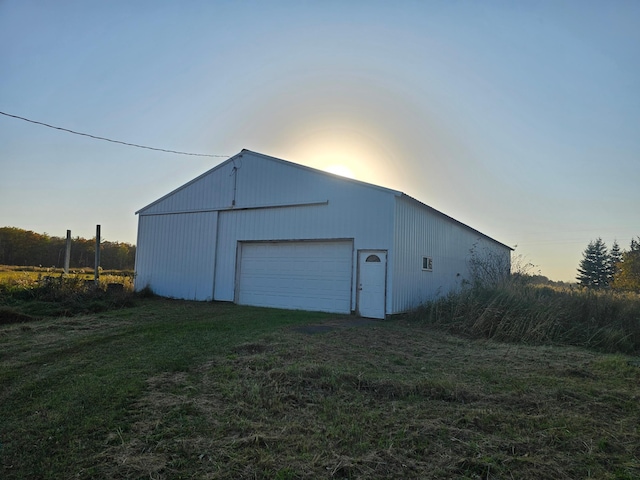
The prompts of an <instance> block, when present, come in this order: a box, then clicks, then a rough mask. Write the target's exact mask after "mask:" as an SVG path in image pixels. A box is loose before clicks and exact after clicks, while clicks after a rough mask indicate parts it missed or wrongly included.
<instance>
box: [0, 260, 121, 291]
mask: <svg viewBox="0 0 640 480" xmlns="http://www.w3.org/2000/svg"><path fill="white" fill-rule="evenodd" d="M63 275H64V270H63V269H62V268H53V267H49V268H47V267H21V266H14V265H0V284H2V283H18V284H20V285H28V284H33V283H35V282H38V281H42V280H43V278H45V277H50V278H59V277H61V276H63ZM94 275H95V273H94V271H93V269H89V268H78V269H70V270H69V274H68V277H72V278H79V279H83V280H93V279H94ZM99 277H100V279H101V282H103V283H122V284H124V285H125V286H131V287H132V286H133V271H130V270H101V271H100V275H99Z"/></svg>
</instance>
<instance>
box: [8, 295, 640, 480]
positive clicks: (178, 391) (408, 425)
mask: <svg viewBox="0 0 640 480" xmlns="http://www.w3.org/2000/svg"><path fill="white" fill-rule="evenodd" d="M356 320H357V319H355V318H354V317H335V316H331V315H327V314H319V313H308V312H292V311H281V310H271V309H260V308H249V307H240V306H236V305H229V304H218V303H196V302H183V301H170V300H164V299H157V298H148V299H140V300H138V301H137V302H136V306H134V307H131V308H124V309H118V310H114V311H109V312H104V313H100V314H97V315H87V316H76V317H73V318H58V319H50V320H40V321H35V322H29V323H21V324H12V325H5V326H2V327H0V384H1V385H2V389H1V390H0V418H1V419H2V421H1V422H0V444H1V446H0V478H3V479H23V478H42V479H45V478H48V479H58V478H80V479H89V478H150V479H173V478H229V479H232V478H233V479H237V478H252V479H253V478H265V479H266V478H270V479H274V478H275V479H298V478H300V479H302V478H362V479H364V478H463V479H465V478H466V479H487V478H490V479H501V478H504V479H511V478H517V479H536V480H537V479H558V478H604V479H635V478H640V430H639V429H638V425H640V367H639V366H638V365H640V362H639V360H638V359H637V358H634V357H628V356H623V355H609V354H599V353H594V352H591V351H586V350H582V349H579V348H574V347H550V346H538V347H534V346H519V345H514V344H503V343H497V342H493V341H488V340H469V339H464V338H461V337H457V336H452V335H448V334H445V333H442V332H438V331H436V330H432V329H430V328H429V327H427V326H425V325H422V324H417V323H413V322H411V321H408V320H407V319H403V318H396V319H394V320H389V321H384V322H373V321H371V322H359V321H356Z"/></svg>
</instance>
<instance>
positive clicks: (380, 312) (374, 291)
mask: <svg viewBox="0 0 640 480" xmlns="http://www.w3.org/2000/svg"><path fill="white" fill-rule="evenodd" d="M386 279H387V252H385V251H382V250H359V251H358V313H359V314H360V315H361V316H363V317H368V318H384V315H385V303H386V302H385V301H386V295H385V293H386V283H387V282H386Z"/></svg>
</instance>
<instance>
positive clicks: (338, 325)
mask: <svg viewBox="0 0 640 480" xmlns="http://www.w3.org/2000/svg"><path fill="white" fill-rule="evenodd" d="M380 323H381V320H373V319H370V318H359V317H352V316H350V317H341V318H336V319H332V320H327V321H325V322H322V323H316V324H308V325H297V326H295V327H292V330H294V331H296V332H298V333H306V334H308V335H315V334H318V333H327V332H331V331H333V330H336V329H343V328H358V327H370V326H373V325H380Z"/></svg>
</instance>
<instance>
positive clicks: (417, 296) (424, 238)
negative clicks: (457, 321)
mask: <svg viewBox="0 0 640 480" xmlns="http://www.w3.org/2000/svg"><path fill="white" fill-rule="evenodd" d="M394 230H395V242H394V252H395V256H394V265H393V267H392V268H393V279H394V283H393V288H392V295H393V307H392V308H393V313H400V312H403V311H407V310H409V309H411V308H414V307H417V306H418V305H420V304H421V303H424V302H425V301H428V300H431V299H433V298H435V297H437V296H440V295H446V294H447V293H449V292H451V291H454V290H457V289H459V288H460V287H461V286H462V284H463V282H464V281H465V280H467V281H468V280H469V268H468V260H469V256H470V251H471V249H472V248H473V247H474V245H476V248H480V249H489V250H491V251H494V252H496V253H497V254H499V255H505V256H506V258H507V259H508V258H509V256H510V250H509V249H508V247H506V246H501V245H499V244H498V243H496V242H492V241H490V240H489V239H487V238H486V237H484V236H483V235H481V234H479V233H478V232H474V231H473V230H471V229H469V228H467V227H465V226H464V225H461V224H459V223H457V222H455V221H453V220H451V219H448V218H446V217H445V216H443V215H440V214H438V213H436V212H433V211H431V210H430V209H429V208H427V207H425V206H422V205H420V204H419V203H418V202H416V201H413V200H408V199H407V198H404V197H399V198H397V199H396V209H395V228H394ZM423 256H428V257H431V258H432V259H433V271H424V270H422V257H423ZM507 262H508V260H507Z"/></svg>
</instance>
